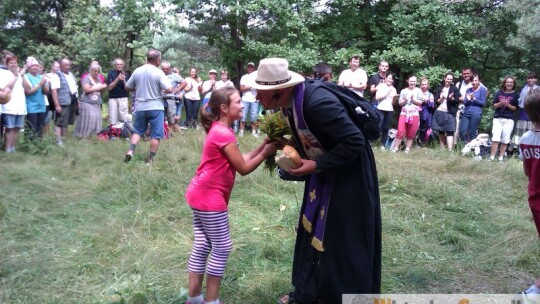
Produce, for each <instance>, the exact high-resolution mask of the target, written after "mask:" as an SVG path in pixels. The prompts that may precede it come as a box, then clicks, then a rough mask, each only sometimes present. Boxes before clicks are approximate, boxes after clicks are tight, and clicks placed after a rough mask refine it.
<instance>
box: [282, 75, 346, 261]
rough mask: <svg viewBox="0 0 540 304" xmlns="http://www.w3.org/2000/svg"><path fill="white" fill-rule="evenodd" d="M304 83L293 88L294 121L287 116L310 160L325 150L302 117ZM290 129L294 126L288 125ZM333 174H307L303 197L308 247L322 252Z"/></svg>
mask: <svg viewBox="0 0 540 304" xmlns="http://www.w3.org/2000/svg"><path fill="white" fill-rule="evenodd" d="M303 102H304V84H303V83H300V84H298V85H297V86H296V87H295V89H294V102H293V116H294V122H291V120H290V119H289V120H288V121H289V125H290V124H291V123H294V128H295V129H296V133H297V135H298V138H297V142H298V143H300V144H302V148H303V150H304V152H305V154H306V155H307V157H308V158H309V159H310V160H315V161H316V160H317V159H318V158H319V157H320V156H321V155H323V154H324V153H325V150H324V148H323V146H322V145H321V144H320V142H319V140H318V139H317V138H316V137H315V135H313V133H311V131H310V130H309V128H308V126H307V124H306V122H305V120H304V110H303ZM290 127H291V129H292V127H293V126H290ZM335 180H336V178H335V175H334V174H329V173H325V174H320V173H312V174H311V175H310V177H309V184H308V195H307V197H305V198H304V199H305V200H306V201H305V209H304V214H303V215H302V226H303V227H304V229H305V230H306V231H307V232H308V233H310V234H311V235H312V240H311V246H313V247H314V248H315V249H317V250H318V251H321V252H322V251H324V231H325V226H326V218H327V216H328V205H329V203H330V197H331V195H332V191H333V190H334V182H335Z"/></svg>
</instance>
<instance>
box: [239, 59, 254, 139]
mask: <svg viewBox="0 0 540 304" xmlns="http://www.w3.org/2000/svg"><path fill="white" fill-rule="evenodd" d="M256 74H257V73H255V64H254V63H253V62H249V63H248V64H247V74H246V75H244V76H242V78H241V79H240V91H241V92H242V104H243V105H244V110H243V115H242V119H241V121H240V136H244V127H245V126H246V117H248V114H249V122H250V123H251V134H253V136H255V137H257V136H259V135H257V124H256V123H257V117H258V116H259V102H258V101H257V90H255V89H253V88H252V87H253V85H254V84H255V76H256Z"/></svg>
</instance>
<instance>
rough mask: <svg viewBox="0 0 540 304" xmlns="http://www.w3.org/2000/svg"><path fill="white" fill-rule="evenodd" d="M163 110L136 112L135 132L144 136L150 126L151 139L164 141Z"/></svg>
mask: <svg viewBox="0 0 540 304" xmlns="http://www.w3.org/2000/svg"><path fill="white" fill-rule="evenodd" d="M163 112H164V111H163V110H148V111H137V112H135V121H134V122H133V131H134V132H135V133H136V134H139V135H141V136H143V135H144V134H145V133H146V130H147V129H148V125H149V124H150V138H152V139H162V138H163V137H165V130H164V127H163V125H164V122H165V121H164V118H163V116H164V115H163Z"/></svg>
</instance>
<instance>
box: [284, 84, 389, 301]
mask: <svg viewBox="0 0 540 304" xmlns="http://www.w3.org/2000/svg"><path fill="white" fill-rule="evenodd" d="M303 111H304V118H305V121H306V124H307V125H308V127H309V129H310V131H311V132H312V133H313V134H314V135H315V137H316V138H317V139H318V140H319V142H320V143H321V145H322V146H323V147H324V149H325V151H326V152H325V153H324V155H322V156H321V157H320V158H319V159H318V160H317V171H318V172H320V173H319V174H325V173H335V175H336V181H335V187H334V190H333V192H332V196H331V199H330V204H329V207H328V211H327V212H328V213H327V219H326V228H325V236H324V248H325V250H324V252H319V251H317V250H315V248H313V247H312V246H311V235H310V234H309V233H308V232H307V231H306V230H304V228H303V226H302V222H301V217H302V214H303V212H304V209H305V205H306V199H307V197H308V189H307V185H308V182H309V181H306V188H305V189H304V198H303V202H302V208H301V212H300V221H299V223H298V234H297V237H296V245H295V249H294V261H293V271H292V283H293V285H294V286H295V290H294V295H293V296H294V299H295V300H297V301H298V302H300V303H314V302H317V301H322V302H323V303H327V304H332V303H341V299H342V294H378V293H380V291H381V208H380V198H379V184H378V180H377V169H376V164H375V159H374V157H373V151H372V150H371V147H370V145H369V143H368V142H367V140H365V139H364V136H363V135H362V133H361V131H360V130H359V129H358V127H357V126H356V125H355V124H354V123H353V122H352V121H351V119H350V118H349V116H348V114H347V112H346V110H345V108H344V107H343V106H342V104H341V102H340V101H339V100H338V99H337V98H336V97H335V96H334V95H333V94H332V93H330V92H328V91H326V90H324V89H316V91H315V92H314V93H313V94H312V96H311V98H310V100H304V107H303ZM294 133H295V132H294V131H293V134H294ZM293 137H295V136H293ZM295 140H296V142H297V146H300V145H299V142H298V138H295ZM300 150H302V149H300ZM303 157H305V156H303Z"/></svg>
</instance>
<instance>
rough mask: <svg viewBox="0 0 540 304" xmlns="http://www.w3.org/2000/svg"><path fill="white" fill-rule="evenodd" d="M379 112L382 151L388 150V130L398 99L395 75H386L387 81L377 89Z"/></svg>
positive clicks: (376, 98) (376, 96)
mask: <svg viewBox="0 0 540 304" xmlns="http://www.w3.org/2000/svg"><path fill="white" fill-rule="evenodd" d="M376 90H377V93H376V94H375V100H376V101H377V103H378V104H377V110H379V112H380V113H381V118H382V119H381V144H382V146H381V149H382V150H385V149H386V142H387V141H388V130H389V129H390V123H391V122H392V117H393V116H394V102H395V100H396V97H397V91H396V88H394V75H392V74H388V75H386V78H385V81H384V82H382V83H379V84H378V85H377V87H376Z"/></svg>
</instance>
